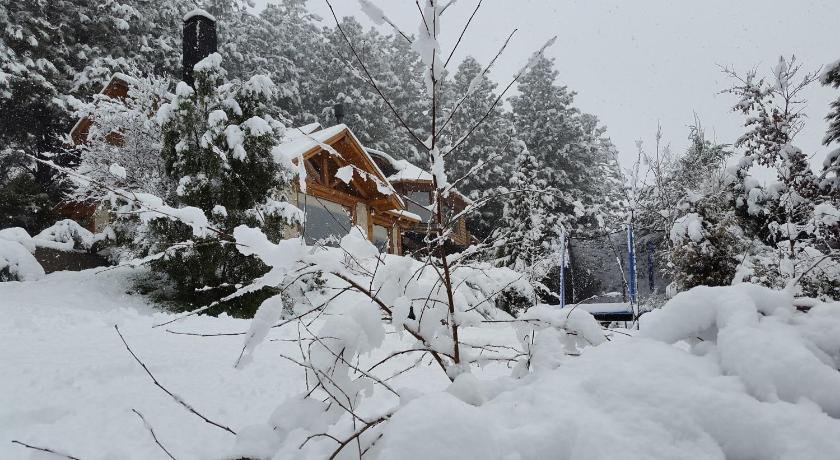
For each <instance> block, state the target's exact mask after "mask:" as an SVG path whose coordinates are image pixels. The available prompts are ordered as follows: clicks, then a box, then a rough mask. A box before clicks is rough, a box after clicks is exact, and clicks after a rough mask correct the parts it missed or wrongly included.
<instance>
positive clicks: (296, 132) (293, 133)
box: [282, 122, 323, 144]
mask: <svg viewBox="0 0 840 460" xmlns="http://www.w3.org/2000/svg"><path fill="white" fill-rule="evenodd" d="M320 129H323V128H322V127H321V124H320V123H318V122H315V123H309V124H308V125H303V126H298V127H297V128H291V129H287V130H286V132H285V133H284V134H283V142H282V143H283V144H285V143H287V142H291V141H293V140H295V139H297V138H299V137H301V136H306V135H307V134H312V133H314V132H315V131H318V130H320Z"/></svg>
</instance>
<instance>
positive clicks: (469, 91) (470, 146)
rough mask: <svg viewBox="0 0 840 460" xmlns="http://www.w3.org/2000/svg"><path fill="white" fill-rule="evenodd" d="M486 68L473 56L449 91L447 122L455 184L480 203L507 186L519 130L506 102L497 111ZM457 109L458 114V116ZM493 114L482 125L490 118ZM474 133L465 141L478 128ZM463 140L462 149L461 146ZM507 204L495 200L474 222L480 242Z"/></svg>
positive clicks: (473, 226) (492, 228) (451, 168)
mask: <svg viewBox="0 0 840 460" xmlns="http://www.w3.org/2000/svg"><path fill="white" fill-rule="evenodd" d="M482 70H483V69H482V67H481V65H480V64H479V63H478V61H476V60H475V59H474V58H472V57H467V58H465V59H464V60H463V61H462V62H461V64H460V65H459V66H458V70H457V72H456V73H455V75H454V77H453V79H452V83H451V84H450V85H448V88H447V90H448V91H449V92H450V93H451V95H450V96H449V99H450V100H451V101H452V102H450V103H449V110H448V111H446V112H445V116H444V117H443V118H442V120H443V122H446V120H447V119H448V118H449V116H450V115H449V114H451V120H450V121H449V122H448V124H447V125H446V128H445V130H446V136H447V141H448V143H449V145H450V147H453V148H455V150H453V151H452V152H451V153H450V154H449V156H448V157H447V160H448V163H449V171H450V173H449V174H450V175H452V181H453V182H455V183H456V184H457V188H458V190H459V191H460V192H461V193H464V194H466V195H467V196H469V197H471V198H472V199H474V200H478V199H480V198H484V197H490V196H493V195H497V194H498V193H499V192H500V189H502V188H504V187H507V186H508V185H509V184H508V181H509V178H510V175H511V173H512V172H513V166H514V161H515V154H516V152H515V150H516V132H515V129H514V127H513V123H512V122H511V120H510V118H509V117H507V116H506V114H505V113H504V111H503V109H502V106H501V104H497V105H496V106H495V107H494V108H493V109H492V111H491V107H493V103H494V101H495V99H496V97H497V95H496V93H495V89H496V84H495V83H494V82H492V81H491V80H490V79H489V78H488V77H487V76H486V75H483V74H482ZM455 107H458V108H457V111H455V112H452V111H453V110H455ZM488 112H490V115H489V116H488V117H487V118H486V119H485V120H484V121H483V122H481V123H480V124H478V123H479V120H480V119H481V118H482V117H484V115H485V114H487V113H488ZM476 125H477V126H478V128H477V129H475V130H474V131H473V132H472V134H471V135H470V136H469V137H467V138H465V139H464V140H463V142H461V139H462V137H463V136H465V135H466V134H467V133H468V132H469V131H470V130H471V129H473V127H474V126H476ZM459 142H460V145H458V143H459ZM502 209H503V203H502V201H501V200H498V199H495V200H490V201H488V202H487V204H486V205H484V206H483V207H482V208H481V209H480V210H479V212H478V213H477V214H476V215H475V216H473V217H472V218H471V219H470V231H471V233H472V234H473V235H475V236H476V237H478V238H479V239H484V238H486V237H488V236H489V235H490V234H491V233H492V231H493V230H494V229H495V228H496V227H497V226H498V223H499V219H498V216H500V215H501V214H502Z"/></svg>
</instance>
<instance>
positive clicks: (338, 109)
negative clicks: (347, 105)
mask: <svg viewBox="0 0 840 460" xmlns="http://www.w3.org/2000/svg"><path fill="white" fill-rule="evenodd" d="M333 114H335V123H336V124H338V125H340V124H341V122H342V121H343V120H344V104H342V103H340V102H339V103H338V104H336V105H334V106H333Z"/></svg>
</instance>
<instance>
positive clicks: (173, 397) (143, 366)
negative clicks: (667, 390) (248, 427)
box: [114, 324, 236, 436]
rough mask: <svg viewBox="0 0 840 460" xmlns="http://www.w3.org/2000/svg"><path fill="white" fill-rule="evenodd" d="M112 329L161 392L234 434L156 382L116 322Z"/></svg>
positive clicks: (206, 420)
mask: <svg viewBox="0 0 840 460" xmlns="http://www.w3.org/2000/svg"><path fill="white" fill-rule="evenodd" d="M114 330H116V331H117V335H119V336H120V340H122V343H123V345H125V349H126V350H128V352H129V353H130V354H131V356H132V357H133V358H134V360H135V361H137V364H139V365H140V366H141V367H142V368H143V370H144V371H146V374H148V376H149V378H151V379H152V382H154V384H155V385H157V387H158V388H160V389H161V390H163V392H164V393H166V394H168V395H169V396H170V397H172V399H174V400H175V402H177V403H178V404H180V405H182V406H184V408H185V409H187V410H188V411H190V412H192V413H193V414H195V415H197V416H198V417H199V418H201V419H202V420H204V421H205V422H207V423H209V424H211V425H213V426H215V427H218V428H221V429H223V430H225V431H227V432H228V433H230V434H232V435H234V436H235V435H236V432H235V431H233V430H231V429H230V428H228V427H227V426H225V425H222V424H220V423H217V422H214V421H212V420H210V419H209V418H207V417H205V416H204V415H201V413H200V412H198V411H197V410H195V408H193V407H192V406H191V405H189V404H188V403H187V402H186V401H184V400H183V399H181V397H180V396H177V395H176V394H174V393H172V392H171V391H169V390H167V389H166V387H164V386H163V385H161V383H160V382H158V380H157V379H156V378H155V376H154V375H153V374H152V372H151V371H150V370H149V368H148V367H146V365H145V364H143V361H140V358H138V357H137V355H136V354H134V351H132V350H131V347H129V346H128V342H126V341H125V337H123V335H122V332H120V328H119V327H118V326H117V325H116V324H115V325H114Z"/></svg>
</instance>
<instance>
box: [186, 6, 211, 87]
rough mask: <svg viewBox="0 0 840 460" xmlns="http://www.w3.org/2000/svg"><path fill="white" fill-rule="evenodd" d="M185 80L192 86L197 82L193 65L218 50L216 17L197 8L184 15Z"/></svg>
mask: <svg viewBox="0 0 840 460" xmlns="http://www.w3.org/2000/svg"><path fill="white" fill-rule="evenodd" d="M182 43H183V61H182V65H183V69H182V70H183V80H184V81H185V82H186V83H187V84H188V85H190V86H193V83H195V78H194V77H193V67H195V65H196V64H198V62H199V61H201V60H202V59H204V58H206V57H207V56H210V55H211V54H213V53H215V52H216V49H217V43H216V18H215V17H213V15H211V14H210V13H208V12H206V11H204V10H202V9H195V10H192V11H190V12H189V13H187V14H186V15H185V16H184V39H183V42H182Z"/></svg>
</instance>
